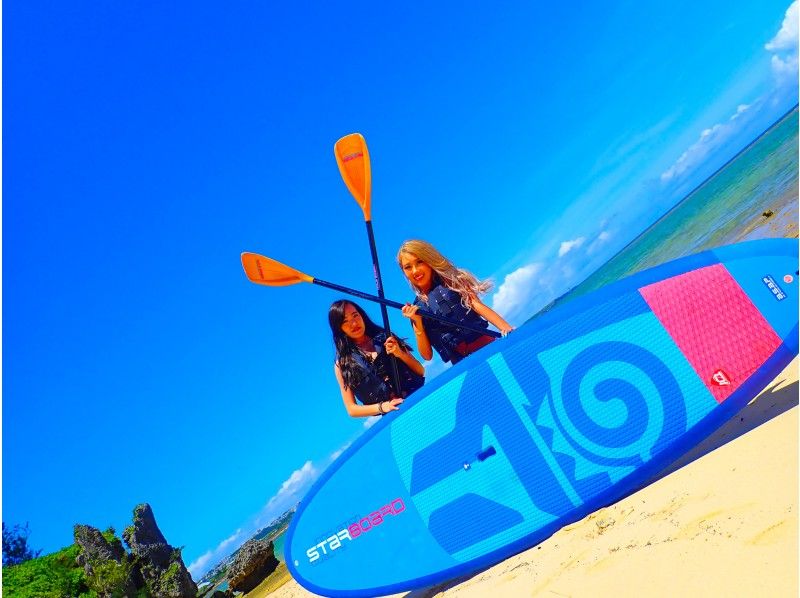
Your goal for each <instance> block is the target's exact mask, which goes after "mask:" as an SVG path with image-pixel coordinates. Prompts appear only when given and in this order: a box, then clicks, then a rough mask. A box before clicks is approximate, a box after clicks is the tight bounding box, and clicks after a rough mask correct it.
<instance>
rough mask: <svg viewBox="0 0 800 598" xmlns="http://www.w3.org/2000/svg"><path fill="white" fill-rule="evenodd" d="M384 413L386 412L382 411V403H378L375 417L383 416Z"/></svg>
mask: <svg viewBox="0 0 800 598" xmlns="http://www.w3.org/2000/svg"><path fill="white" fill-rule="evenodd" d="M384 413H386V412H385V411H384V410H383V401H381V402H380V403H378V413H376V414H375V415H383V414H384Z"/></svg>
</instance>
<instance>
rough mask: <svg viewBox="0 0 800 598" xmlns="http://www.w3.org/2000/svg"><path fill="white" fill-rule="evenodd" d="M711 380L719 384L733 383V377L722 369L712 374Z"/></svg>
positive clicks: (728, 384)
mask: <svg viewBox="0 0 800 598" xmlns="http://www.w3.org/2000/svg"><path fill="white" fill-rule="evenodd" d="M711 382H713V383H714V384H716V385H717V386H730V385H731V379H730V378H728V375H727V374H726V373H725V372H723V371H722V370H717V371H716V372H714V375H713V376H711Z"/></svg>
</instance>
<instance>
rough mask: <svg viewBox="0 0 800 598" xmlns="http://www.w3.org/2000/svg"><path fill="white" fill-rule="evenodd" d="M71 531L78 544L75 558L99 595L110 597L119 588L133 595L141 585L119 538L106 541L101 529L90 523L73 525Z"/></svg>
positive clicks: (100, 596) (137, 572)
mask: <svg viewBox="0 0 800 598" xmlns="http://www.w3.org/2000/svg"><path fill="white" fill-rule="evenodd" d="M73 535H74V537H75V544H77V545H78V547H79V548H80V552H79V553H78V556H77V558H76V561H77V563H78V565H81V566H82V567H83V571H84V573H86V578H87V579H88V580H89V585H90V586H91V588H92V589H93V590H95V591H96V592H97V595H98V596H99V598H111V597H112V596H113V595H114V594H118V593H119V591H120V590H121V591H122V592H123V594H124V595H125V596H133V595H134V594H135V593H136V590H137V589H138V588H141V587H143V586H144V581H143V580H142V578H141V575H140V574H139V571H138V569H137V568H136V567H134V566H131V563H130V560H129V559H128V554H127V553H126V552H125V549H124V548H123V547H122V543H121V542H120V541H119V538H117V537H114V538H113V540H112V541H111V542H109V541H108V540H107V539H106V538H105V537H104V536H103V534H102V533H100V530H98V529H96V528H94V527H91V526H89V525H76V526H75V527H74V529H73Z"/></svg>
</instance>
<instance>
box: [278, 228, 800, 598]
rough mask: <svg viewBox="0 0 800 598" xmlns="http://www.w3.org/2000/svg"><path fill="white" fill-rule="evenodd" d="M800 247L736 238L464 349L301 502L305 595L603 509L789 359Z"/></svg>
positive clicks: (526, 537)
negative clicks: (474, 349) (456, 360)
mask: <svg viewBox="0 0 800 598" xmlns="http://www.w3.org/2000/svg"><path fill="white" fill-rule="evenodd" d="M797 278H798V243H797V241H796V240H788V239H771V240H764V241H753V242H749V243H741V244H737V245H731V246H728V247H723V248H719V249H716V250H713V251H708V252H705V253H701V254H697V255H694V256H690V257H688V258H684V259H680V260H677V261H674V262H670V263H668V264H664V265H662V266H659V267H657V268H653V269H651V270H647V271H644V272H641V273H639V274H637V275H635V276H632V277H630V278H628V279H625V280H623V281H620V282H618V283H616V284H614V285H610V286H609V287H606V288H605V289H602V290H600V291H597V292H595V293H593V294H590V295H587V296H585V297H583V298H580V299H576V300H575V301H574V302H573V303H571V304H568V305H565V306H564V307H562V308H560V309H555V310H553V311H551V312H549V313H547V314H544V315H543V316H542V317H540V318H538V319H535V320H534V321H532V322H530V323H529V324H526V325H525V326H523V327H521V328H520V329H519V330H517V331H515V332H514V333H512V334H511V335H509V336H508V337H506V338H504V339H500V340H498V341H496V342H494V343H492V344H490V345H488V346H487V347H485V348H484V349H482V350H481V351H479V352H477V353H475V354H473V355H471V356H469V357H468V358H466V359H464V360H463V361H462V362H460V363H459V364H457V365H456V366H454V367H452V368H450V369H449V370H448V371H447V372H445V373H444V374H442V375H440V376H439V377H438V378H436V379H435V380H433V381H432V382H431V383H429V384H428V385H426V386H424V387H423V388H422V389H420V390H419V391H417V392H416V393H415V394H414V395H412V397H410V398H409V399H408V400H406V402H405V403H404V404H403V407H402V409H401V411H398V412H394V413H392V414H390V415H387V416H385V417H384V418H383V419H382V420H381V421H380V422H379V423H378V424H376V425H375V426H373V427H372V428H371V429H370V430H369V431H367V432H366V433H365V434H364V435H363V436H362V437H361V438H359V440H358V441H357V442H356V443H354V445H353V446H351V447H350V448H349V449H348V450H347V451H346V452H345V453H344V454H343V455H342V456H341V457H340V458H339V459H338V460H337V461H336V462H335V463H333V464H332V465H331V467H330V468H329V469H328V470H327V471H326V472H325V473H324V474H323V475H322V476H321V478H320V479H319V480H318V481H317V482H316V484H315V485H314V487H313V488H312V489H311V490H310V492H309V493H308V495H307V496H306V497H305V498H304V499H303V501H302V502H301V504H300V506H299V507H298V510H297V513H296V514H295V517H294V519H293V521H292V524H291V526H290V529H289V532H288V536H287V541H286V547H285V554H286V562H287V565H288V567H289V570H290V571H291V573H292V575H293V576H294V577H295V579H297V580H298V581H299V582H300V583H301V584H302V585H303V586H305V587H306V588H308V589H309V590H311V591H312V592H315V593H317V594H323V595H329V596H375V595H380V594H389V593H393V592H398V591H401V590H408V589H412V588H415V587H422V586H426V585H431V584H434V583H437V582H440V581H443V580H446V579H449V578H452V577H456V576H459V575H463V574H466V573H469V572H472V571H476V570H479V569H482V568H484V567H487V566H489V565H492V564H494V563H496V562H499V561H501V560H503V559H505V558H507V557H509V556H511V555H513V554H516V553H518V552H520V551H522V550H525V549H526V548H529V547H531V546H534V545H536V544H538V543H539V542H541V541H542V540H544V539H546V538H547V537H548V536H550V535H551V534H553V533H554V532H555V531H556V530H558V529H559V528H561V527H563V526H564V525H566V524H568V523H571V522H574V521H577V520H578V519H580V518H582V517H584V516H586V515H587V514H589V513H591V512H593V511H595V510H597V509H598V508H600V507H603V506H606V505H608V504H610V503H612V502H614V501H616V500H618V499H619V498H621V497H623V496H625V495H626V494H628V493H630V492H632V491H634V490H636V489H637V488H639V487H641V486H642V485H643V484H644V483H646V482H647V481H648V480H649V479H650V478H651V477H652V476H653V475H654V474H655V473H657V472H658V471H660V470H661V469H662V468H664V467H665V466H666V465H668V464H669V463H671V462H672V461H674V460H675V459H677V458H678V457H680V456H681V455H682V454H684V453H685V452H687V451H688V450H689V449H691V448H692V447H693V446H695V445H696V444H697V443H699V442H700V441H701V440H703V439H704V438H706V437H707V436H708V435H710V434H711V433H712V432H713V431H714V430H715V429H717V428H718V427H719V426H720V425H722V424H723V423H724V422H725V421H726V420H728V419H729V418H730V417H731V416H732V415H734V414H735V413H736V412H737V411H738V410H740V409H741V408H742V407H743V406H744V405H746V404H747V403H748V402H749V401H750V400H751V399H752V398H754V397H755V396H756V395H757V394H758V393H759V392H760V391H761V390H762V389H763V388H764V387H765V386H766V385H767V384H768V383H769V382H770V381H771V380H772V379H773V378H774V377H775V376H777V375H778V374H779V373H780V371H781V370H782V369H783V368H784V367H785V366H786V365H787V364H788V363H789V362H790V361H791V360H792V359H793V357H794V356H795V355H797V352H798V329H797V322H798V317H797V314H798V282H797Z"/></svg>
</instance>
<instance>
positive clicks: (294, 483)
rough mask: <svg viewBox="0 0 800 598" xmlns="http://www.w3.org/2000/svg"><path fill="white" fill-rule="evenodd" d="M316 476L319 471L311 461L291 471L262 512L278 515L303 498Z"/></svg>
mask: <svg viewBox="0 0 800 598" xmlns="http://www.w3.org/2000/svg"><path fill="white" fill-rule="evenodd" d="M318 475H319V471H318V470H317V469H316V468H315V467H314V465H313V464H312V463H311V461H306V462H305V464H303V467H301V468H300V469H297V470H295V471H293V472H292V475H290V476H289V479H288V480H286V481H285V482H284V483H283V484H281V488H280V490H278V493H277V494H276V495H275V496H273V497H272V498H270V499H269V502H268V503H267V506H266V507H264V511H265V512H266V513H270V514H272V512H273V511H274V515H276V516H277V515H280V514H281V513H283V512H284V511H285V510H286V509H288V508H289V507H291V506H292V505H293V504H294V503H296V502H298V501H299V500H300V499H301V498H302V497H303V494H304V493H305V491H306V490H308V488H309V487H310V486H311V484H312V482H313V481H314V480H316V479H317V476H318Z"/></svg>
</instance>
